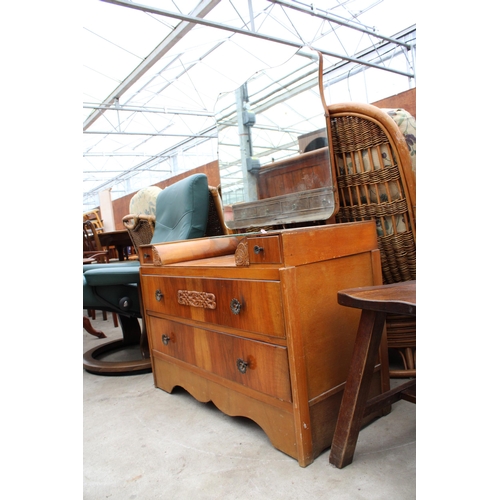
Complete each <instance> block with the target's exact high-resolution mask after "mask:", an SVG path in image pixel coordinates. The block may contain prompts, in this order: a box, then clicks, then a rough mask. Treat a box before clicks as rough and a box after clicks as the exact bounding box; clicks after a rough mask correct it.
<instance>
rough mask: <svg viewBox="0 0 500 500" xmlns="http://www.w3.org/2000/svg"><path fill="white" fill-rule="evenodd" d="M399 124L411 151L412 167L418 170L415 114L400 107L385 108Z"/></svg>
mask: <svg viewBox="0 0 500 500" xmlns="http://www.w3.org/2000/svg"><path fill="white" fill-rule="evenodd" d="M383 111H385V112H386V113H387V114H388V115H389V116H390V117H391V118H392V119H393V120H394V121H395V122H396V125H397V126H398V128H399V130H401V133H402V134H403V135H404V138H405V139H406V144H407V146H408V151H409V152H410V158H411V169H412V170H413V172H415V173H416V172H417V121H416V120H415V118H414V117H413V116H411V115H410V113H408V111H406V110H404V109H401V108H398V109H383Z"/></svg>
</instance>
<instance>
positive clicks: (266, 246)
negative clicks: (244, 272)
mask: <svg viewBox="0 0 500 500" xmlns="http://www.w3.org/2000/svg"><path fill="white" fill-rule="evenodd" d="M247 242H248V260H249V262H250V264H281V262H282V260H283V259H282V257H281V249H280V241H279V236H264V237H258V238H252V237H248V238H247Z"/></svg>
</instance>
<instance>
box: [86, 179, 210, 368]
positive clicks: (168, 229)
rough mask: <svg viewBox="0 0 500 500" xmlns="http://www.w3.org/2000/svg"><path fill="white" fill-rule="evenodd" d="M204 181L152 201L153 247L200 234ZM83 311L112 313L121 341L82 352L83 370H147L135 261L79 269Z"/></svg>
mask: <svg viewBox="0 0 500 500" xmlns="http://www.w3.org/2000/svg"><path fill="white" fill-rule="evenodd" d="M209 196H210V192H209V189H208V181H207V177H206V175H205V174H195V175H192V176H190V177H186V178H185V179H182V180H180V181H179V182H177V183H175V184H173V185H172V186H168V187H167V188H165V189H164V190H163V191H161V192H160V193H159V194H158V196H157V198H156V225H155V231H154V234H153V238H152V240H151V242H152V243H161V242H167V241H178V240H187V239H191V238H201V237H203V236H205V233H206V227H207V221H208V210H209ZM83 270H84V272H83V308H84V309H96V310H104V311H111V312H116V313H117V314H118V317H119V320H120V324H121V327H122V331H123V339H120V340H118V341H113V342H108V343H106V344H103V345H100V346H98V347H97V348H94V349H91V350H90V351H88V352H86V353H85V354H84V368H85V369H86V370H87V371H89V372H93V373H132V372H139V371H145V370H150V369H151V362H150V359H149V347H148V345H147V335H146V332H145V325H144V324H143V328H142V330H141V327H140V325H139V321H138V320H139V319H140V318H142V317H143V316H142V302H141V293H140V279H139V262H138V261H132V262H130V263H120V264H116V265H105V264H103V265H99V264H93V265H92V264H91V265H88V266H84V269H83ZM128 346H140V351H141V355H140V359H137V360H134V361H127V362H118V361H116V362H112V361H105V360H103V359H99V358H100V357H102V356H103V355H104V354H106V353H108V352H109V351H114V350H116V349H119V348H124V347H128Z"/></svg>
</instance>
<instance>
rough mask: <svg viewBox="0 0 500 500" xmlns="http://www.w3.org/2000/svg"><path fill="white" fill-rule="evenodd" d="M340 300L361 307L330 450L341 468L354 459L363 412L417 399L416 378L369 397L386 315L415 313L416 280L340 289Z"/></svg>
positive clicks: (412, 314)
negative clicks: (396, 402) (415, 390)
mask: <svg viewBox="0 0 500 500" xmlns="http://www.w3.org/2000/svg"><path fill="white" fill-rule="evenodd" d="M338 302H339V304H341V305H345V306H348V307H355V308H359V309H361V310H362V312H361V319H360V322H359V327H358V332H357V335H356V341H355V343H354V351H353V355H352V360H351V365H350V367H349V374H348V376H347V381H346V385H345V388H344V394H343V396H342V403H341V405H340V410H339V415H338V419H337V425H336V427H335V432H334V435H333V440H332V447H331V450H330V463H331V464H333V465H335V466H336V467H338V468H339V469H341V468H342V467H345V466H346V465H349V464H350V463H351V462H352V459H353V456H354V450H355V449H356V443H357V441H358V435H359V431H360V429H361V423H362V420H363V417H364V416H366V415H367V414H369V412H370V411H372V410H374V409H375V408H382V407H383V405H384V404H392V403H393V402H395V401H398V400H399V399H406V400H408V401H411V402H416V396H415V394H414V393H413V390H414V388H415V387H414V386H415V384H416V381H410V382H407V383H406V384H403V385H402V386H401V387H399V388H397V389H392V390H389V391H387V392H386V393H383V394H381V395H379V396H377V397H375V398H372V399H370V400H368V395H369V389H370V382H371V379H372V376H373V370H374V368H375V362H376V360H377V355H378V351H379V347H380V342H381V339H382V334H383V331H384V325H385V318H386V315H387V313H394V314H407V315H411V316H416V313H417V301H416V282H415V281H407V282H403V283H395V284H392V285H381V286H373V287H362V288H353V289H350V290H342V291H340V292H339V293H338ZM367 412H368V413H367Z"/></svg>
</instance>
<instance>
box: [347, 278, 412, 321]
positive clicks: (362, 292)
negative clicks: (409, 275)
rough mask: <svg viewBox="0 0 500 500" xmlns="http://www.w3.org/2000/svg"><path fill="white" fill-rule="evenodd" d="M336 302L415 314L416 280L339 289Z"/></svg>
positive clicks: (361, 307)
mask: <svg viewBox="0 0 500 500" xmlns="http://www.w3.org/2000/svg"><path fill="white" fill-rule="evenodd" d="M338 303H339V304H341V305H343V306H349V307H356V308H358V309H368V310H371V311H381V312H387V313H393V314H407V315H409V316H416V314H417V282H416V281H415V280H414V281H403V282H401V283H393V284H391V285H380V286H368V287H361V288H350V289H348V290H340V291H339V293H338Z"/></svg>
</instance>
